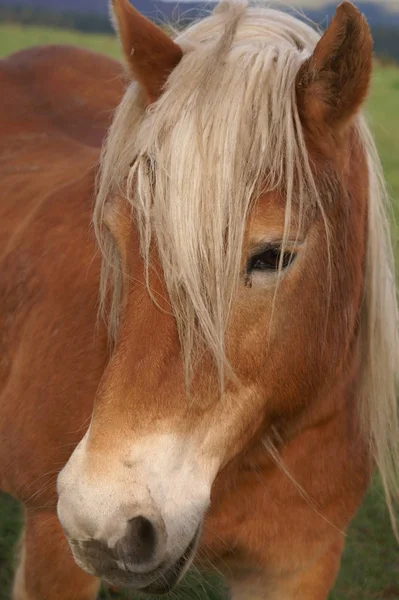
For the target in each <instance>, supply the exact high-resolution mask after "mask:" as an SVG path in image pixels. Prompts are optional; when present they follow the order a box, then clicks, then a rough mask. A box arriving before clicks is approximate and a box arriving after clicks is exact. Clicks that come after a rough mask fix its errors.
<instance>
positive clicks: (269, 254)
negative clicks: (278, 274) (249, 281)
mask: <svg viewBox="0 0 399 600" xmlns="http://www.w3.org/2000/svg"><path fill="white" fill-rule="evenodd" d="M281 254H282V253H281V248H280V247H278V246H268V247H266V248H264V249H263V250H262V252H258V253H257V254H254V255H253V256H251V258H250V259H249V260H248V262H247V274H250V273H253V272H254V271H262V272H265V271H269V272H270V271H272V272H275V271H278V269H279V268H280V264H281V268H282V269H286V268H287V267H288V266H289V265H290V264H291V263H292V261H293V260H294V259H295V253H294V252H284V253H283V256H282V255H281Z"/></svg>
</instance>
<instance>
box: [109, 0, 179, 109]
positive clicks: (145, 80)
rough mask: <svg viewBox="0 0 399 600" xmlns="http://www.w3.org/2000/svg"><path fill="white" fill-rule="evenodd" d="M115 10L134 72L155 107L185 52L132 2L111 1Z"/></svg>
mask: <svg viewBox="0 0 399 600" xmlns="http://www.w3.org/2000/svg"><path fill="white" fill-rule="evenodd" d="M111 10H112V13H113V17H114V23H115V26H116V29H117V31H118V33H119V37H120V40H121V44H122V49H123V52H124V55H125V58H126V60H127V62H128V66H129V69H130V72H131V73H132V75H133V77H134V79H136V80H137V81H138V82H139V84H140V85H141V86H142V88H143V89H144V91H145V92H146V95H147V100H148V103H149V104H151V103H152V102H154V101H155V100H157V99H158V98H159V96H160V94H161V92H162V88H163V86H164V84H165V82H166V80H167V78H168V76H169V74H170V73H171V72H172V71H173V69H174V68H175V67H176V66H177V64H178V63H179V62H180V59H181V57H182V55H183V53H182V50H181V48H180V46H178V45H177V44H175V43H174V42H173V41H172V40H171V39H170V37H168V36H167V35H166V33H165V32H164V31H162V29H160V28H159V27H157V25H155V24H154V23H152V22H151V21H149V20H148V19H147V18H146V17H144V16H143V15H142V14H140V13H139V12H138V11H137V10H136V9H135V8H134V7H133V6H132V5H131V4H130V2H129V1H128V0H111Z"/></svg>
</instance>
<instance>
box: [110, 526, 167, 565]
mask: <svg viewBox="0 0 399 600" xmlns="http://www.w3.org/2000/svg"><path fill="white" fill-rule="evenodd" d="M157 537H158V536H157V532H156V529H155V527H154V525H153V524H152V523H151V521H150V520H149V519H147V518H146V517H142V516H138V517H134V518H133V519H130V521H128V526H127V531H126V535H125V536H124V538H123V539H122V540H120V541H119V542H118V544H117V546H118V548H117V550H118V553H122V555H124V556H125V557H126V558H127V559H128V560H129V561H130V562H133V563H135V564H137V565H139V564H142V563H147V562H150V561H151V560H152V559H153V558H154V555H155V551H156V547H157V541H158V540H157Z"/></svg>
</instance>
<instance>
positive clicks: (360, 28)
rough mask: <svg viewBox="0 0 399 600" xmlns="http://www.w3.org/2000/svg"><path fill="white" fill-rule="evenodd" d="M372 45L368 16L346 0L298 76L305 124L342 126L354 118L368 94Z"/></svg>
mask: <svg viewBox="0 0 399 600" xmlns="http://www.w3.org/2000/svg"><path fill="white" fill-rule="evenodd" d="M372 49H373V42H372V38H371V33H370V29H369V26H368V25H367V22H366V20H365V18H364V17H363V16H362V15H361V13H360V12H359V11H358V9H357V8H355V7H354V6H353V4H351V3H350V2H343V3H342V4H341V5H340V6H338V8H337V10H336V13H335V15H334V18H333V19H332V21H331V24H330V26H329V27H328V29H327V31H326V32H325V33H324V35H323V36H322V38H321V39H320V41H319V43H318V44H317V46H316V48H315V50H314V53H313V54H312V56H311V57H310V58H308V59H307V60H306V61H305V62H304V64H303V65H302V67H301V68H300V70H299V73H298V76H297V81H296V86H297V98H298V108H299V112H300V115H301V118H302V120H303V121H304V122H305V124H306V125H308V126H309V127H310V128H311V129H314V128H316V130H322V129H323V128H324V127H325V126H326V125H327V126H329V127H330V128H332V129H341V128H342V127H345V125H347V124H348V123H350V122H351V119H352V118H353V117H354V115H355V114H356V112H357V111H358V110H359V108H360V107H361V105H362V103H363V101H364V100H365V98H366V96H367V92H368V88H369V84H370V79H371V72H372Z"/></svg>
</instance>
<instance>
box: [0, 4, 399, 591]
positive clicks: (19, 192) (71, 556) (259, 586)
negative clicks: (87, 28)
mask: <svg viewBox="0 0 399 600" xmlns="http://www.w3.org/2000/svg"><path fill="white" fill-rule="evenodd" d="M112 11H113V19H114V22H115V26H116V29H117V31H118V33H119V37H120V41H121V46H122V49H123V53H124V56H125V63H126V67H127V68H124V67H122V66H121V65H120V64H119V62H116V61H113V60H111V59H108V58H106V57H102V56H100V55H97V54H94V53H90V52H88V51H86V50H78V49H75V48H71V47H68V46H55V47H47V48H37V49H31V50H25V51H22V52H20V53H17V54H15V55H13V56H11V57H9V58H7V59H5V60H3V61H2V62H1V67H0V77H1V89H2V95H1V104H2V110H1V112H0V120H1V132H2V135H1V141H0V144H1V158H0V161H1V162H0V172H1V204H0V207H1V208H0V211H1V220H0V223H1V243H2V249H1V254H0V274H1V277H0V281H1V285H0V297H1V331H2V334H1V341H0V343H1V353H0V384H1V387H0V393H1V397H0V436H1V445H0V484H1V488H2V489H3V490H4V491H5V492H8V493H10V494H12V495H13V496H14V497H15V498H16V499H17V500H18V501H19V502H21V503H22V504H23V506H24V531H23V534H22V539H21V543H20V552H19V564H18V567H17V570H16V575H15V580H14V586H13V595H12V598H13V600H50V599H51V600H54V599H57V600H71V599H73V600H93V599H94V598H95V597H96V595H97V593H98V589H99V582H100V580H105V581H106V582H108V583H110V584H112V585H115V586H122V587H124V586H126V587H130V588H132V589H133V590H139V591H141V592H144V593H147V594H162V593H165V592H169V591H170V590H172V589H174V587H175V586H176V585H177V584H178V583H179V582H180V580H181V579H182V578H183V576H184V575H185V573H186V572H187V570H188V569H189V568H190V567H191V565H194V567H197V568H198V569H199V570H202V569H204V570H205V569H206V570H209V569H213V570H215V571H217V572H219V573H221V574H222V575H223V576H224V578H225V581H226V585H227V586H228V588H229V593H230V594H231V598H232V599H233V600H263V599H264V600H294V598H295V599H296V600H299V599H300V600H325V599H326V598H327V596H328V593H329V590H330V589H331V588H332V586H333V584H334V581H335V579H336V576H337V573H338V572H339V567H340V560H341V555H342V551H343V547H344V539H345V531H346V529H347V527H348V524H349V523H350V521H351V519H352V518H353V516H354V514H355V513H356V510H357V508H358V507H359V505H360V504H361V502H362V499H363V496H364V494H365V492H366V490H367V488H368V486H369V482H370V478H371V476H372V473H373V471H374V469H375V468H378V469H379V472H380V474H381V480H382V483H383V485H384V488H385V492H386V497H387V501H388V506H389V507H390V509H391V513H392V516H393V525H394V527H395V521H394V503H395V502H396V500H397V498H398V497H399V493H398V479H397V474H398V465H399V450H398V448H399V433H398V432H399V428H398V418H397V406H396V383H397V375H398V364H399V363H398V356H399V354H398V349H399V343H398V313H397V302H396V290H395V275H394V259H393V252H392V243H391V239H390V233H389V222H388V217H387V215H388V208H389V205H388V204H387V202H388V196H387V192H386V188H385V184H384V178H383V175H382V169H381V165H380V161H379V157H378V154H377V151H376V148H375V144H374V140H373V136H372V134H371V133H370V129H369V126H368V124H367V121H366V118H365V116H364V111H363V105H364V102H365V100H366V97H367V93H368V89H369V84H370V78H371V74H372V39H371V35H370V30H369V27H368V25H367V23H366V21H365V19H364V17H363V16H362V15H361V14H360V12H359V11H358V10H357V9H356V8H355V6H354V5H352V4H351V3H349V2H343V3H342V4H341V5H340V6H338V8H337V9H336V13H335V16H334V18H333V19H332V21H331V23H330V25H329V27H328V28H327V30H326V31H325V33H324V34H321V33H319V32H318V31H316V30H315V29H314V28H313V27H311V26H310V25H308V24H307V23H305V22H303V20H301V19H298V18H297V17H295V16H293V15H292V14H289V13H287V12H282V11H280V10H275V9H271V8H267V7H265V6H262V5H257V6H252V5H248V4H247V3H246V2H244V1H237V0H236V1H234V0H229V1H226V0H222V1H221V3H219V4H218V5H217V6H216V7H215V8H214V10H213V12H212V13H210V14H209V15H208V16H206V17H204V18H203V19H202V20H200V21H198V22H195V23H193V24H191V25H188V26H187V27H185V28H183V29H181V30H179V31H177V32H175V33H174V34H173V35H172V34H171V35H168V34H167V33H166V32H165V31H164V30H163V29H161V28H160V27H158V26H157V25H156V24H154V23H152V22H151V21H149V20H148V19H147V18H145V17H144V16H143V15H142V14H140V13H139V12H137V11H136V10H135V9H134V8H133V7H132V6H131V5H130V3H129V2H128V0H112Z"/></svg>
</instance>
